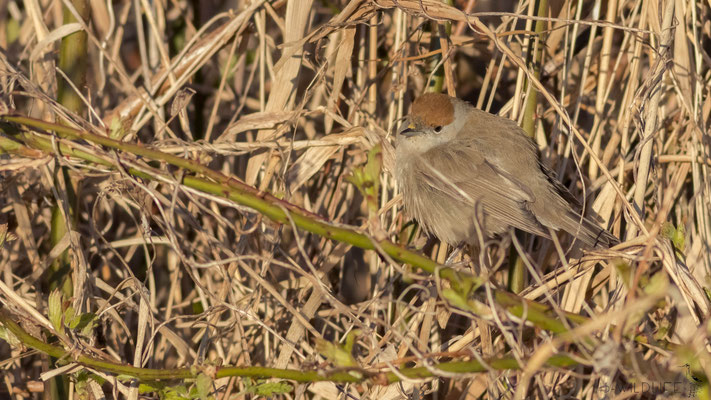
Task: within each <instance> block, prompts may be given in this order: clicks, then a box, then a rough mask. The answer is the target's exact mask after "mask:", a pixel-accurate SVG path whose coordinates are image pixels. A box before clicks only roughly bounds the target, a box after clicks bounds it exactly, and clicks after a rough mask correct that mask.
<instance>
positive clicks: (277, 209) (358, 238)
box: [0, 115, 482, 294]
mask: <svg viewBox="0 0 711 400" xmlns="http://www.w3.org/2000/svg"><path fill="white" fill-rule="evenodd" d="M0 119H2V120H4V121H7V122H13V123H17V124H21V125H26V126H31V127H33V128H35V129H41V130H45V131H54V132H55V133H56V134H57V135H59V136H60V137H64V138H68V139H82V140H86V141H89V142H93V143H96V144H100V145H102V146H106V147H108V148H111V149H115V150H121V151H125V152H127V153H131V154H134V155H137V156H142V157H145V158H147V159H150V160H154V161H163V162H166V163H168V164H171V165H174V166H176V167H180V168H183V169H185V170H186V171H190V172H193V173H195V174H198V175H202V176H203V177H206V178H209V179H210V180H211V181H208V180H205V179H201V178H199V177H196V176H185V177H184V178H183V182H182V183H183V184H185V185H186V186H189V187H192V188H195V189H198V190H202V191H204V192H207V193H211V194H215V195H219V196H224V197H227V198H229V199H231V200H233V201H235V202H237V203H239V204H242V205H244V206H247V207H249V208H252V209H254V210H255V211H257V212H259V213H260V214H262V215H265V216H267V217H268V218H270V219H272V220H274V221H276V222H280V223H283V224H289V223H291V221H293V222H294V224H295V225H296V226H297V227H299V228H301V229H304V230H306V231H309V232H311V233H315V234H317V235H320V236H323V237H326V238H329V239H333V240H337V241H340V242H345V243H349V244H351V245H353V246H356V247H360V248H363V249H366V250H375V249H377V248H380V249H381V250H382V251H383V252H384V253H385V254H387V255H388V256H389V257H392V258H393V259H395V260H397V261H400V262H403V263H407V264H411V265H413V266H414V267H416V268H419V269H421V270H423V271H425V272H428V273H430V274H438V275H439V277H440V278H442V279H444V280H447V281H449V282H450V283H451V285H452V287H453V288H454V289H455V290H457V291H459V292H461V293H464V294H466V293H469V292H470V291H471V290H472V289H473V288H475V287H478V286H480V285H481V283H482V281H481V279H479V278H476V277H474V276H471V275H469V274H466V273H461V272H458V271H456V270H454V269H452V268H449V267H443V266H441V265H439V264H437V263H436V262H434V261H432V260H430V259H429V258H427V257H425V256H422V255H420V254H418V253H415V252H412V251H409V250H407V249H405V248H403V247H401V246H398V245H396V244H395V243H392V242H390V241H388V240H380V241H378V240H376V239H373V238H371V237H370V236H368V235H365V234H362V233H359V232H357V231H356V230H355V229H353V228H348V227H345V226H340V225H335V224H332V223H330V222H328V221H326V220H325V219H323V218H322V217H321V216H319V215H317V214H314V213H311V212H309V211H307V210H305V209H303V208H301V207H298V206H295V205H293V204H291V203H289V202H287V201H284V200H281V199H279V198H276V197H274V196H273V195H271V194H269V193H267V192H260V191H258V190H257V189H255V188H253V187H251V186H249V185H247V184H245V183H243V182H241V181H239V180H237V179H236V178H234V177H230V176H227V175H225V174H222V173H220V172H218V171H215V170H212V169H210V168H208V167H206V166H203V165H201V164H199V163H198V162H195V161H193V160H188V159H185V158H181V157H178V156H174V155H172V154H167V153H164V152H161V151H159V150H154V149H151V148H148V147H145V146H142V145H137V144H132V143H125V142H120V141H117V140H114V139H110V138H108V137H106V136H99V135H95V134H93V133H90V132H86V131H81V130H78V129H74V128H70V127H66V126H62V125H60V124H54V123H51V122H45V121H40V120H36V119H33V118H29V117H23V116H8V115H6V116H0ZM6 130H7V129H6ZM28 136H30V135H29V134H26V135H22V139H23V140H30V141H31V142H32V143H31V144H30V143H28V142H26V143H28V144H30V145H31V146H32V147H34V146H36V147H37V148H40V149H42V150H46V151H53V148H52V143H51V141H49V139H44V138H28ZM64 148H65V147H64V146H60V147H59V149H60V150H63V149H64ZM84 154H86V153H85V152H78V151H75V152H74V155H77V156H79V157H82V155H84ZM98 159H99V158H98V157H96V156H91V160H90V161H94V162H97V161H98ZM100 163H101V164H102V165H106V166H111V165H112V164H111V163H109V162H107V161H103V160H102V161H101V162H100ZM128 172H129V173H130V174H132V175H134V176H137V177H141V178H146V179H154V177H152V176H151V175H149V174H146V173H145V172H142V171H139V170H137V169H134V168H129V169H128Z"/></svg>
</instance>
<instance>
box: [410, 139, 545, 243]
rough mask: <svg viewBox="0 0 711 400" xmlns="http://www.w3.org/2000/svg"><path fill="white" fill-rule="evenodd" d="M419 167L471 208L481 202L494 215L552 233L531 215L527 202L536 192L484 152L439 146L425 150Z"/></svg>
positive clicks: (525, 227) (540, 232)
mask: <svg viewBox="0 0 711 400" xmlns="http://www.w3.org/2000/svg"><path fill="white" fill-rule="evenodd" d="M420 161H421V162H420V167H419V168H418V169H419V171H420V173H421V174H422V178H423V180H425V181H426V182H427V184H428V185H429V186H431V187H432V188H433V189H435V190H437V191H440V192H442V193H444V194H446V195H448V196H450V197H452V198H454V199H457V200H459V201H461V202H463V203H465V204H470V205H471V207H472V209H473V207H474V205H475V204H476V203H477V202H481V204H482V206H483V207H484V210H485V212H486V213H487V214H488V215H490V216H491V217H493V218H496V219H498V220H501V221H506V222H508V224H510V225H512V226H514V227H516V228H519V229H523V230H525V231H528V232H532V233H535V234H538V235H542V236H549V234H548V232H547V231H546V230H545V229H544V228H543V226H541V224H540V223H539V222H538V221H537V220H536V218H535V217H534V216H533V214H531V212H530V211H529V209H528V207H527V203H532V202H534V201H535V197H534V195H533V192H532V191H531V190H530V189H529V188H528V187H527V186H526V185H525V184H523V183H522V182H520V181H518V179H516V177H514V176H512V175H511V174H509V173H507V172H505V171H502V170H500V169H498V168H496V167H495V166H494V165H493V164H492V163H489V162H488V161H487V160H486V158H485V156H484V155H482V154H481V152H479V151H477V150H476V149H473V148H471V147H469V146H466V145H463V146H452V145H451V144H448V145H447V146H446V147H445V146H439V147H437V148H435V149H432V150H430V151H427V152H425V153H424V154H423V155H422V157H421V160H420Z"/></svg>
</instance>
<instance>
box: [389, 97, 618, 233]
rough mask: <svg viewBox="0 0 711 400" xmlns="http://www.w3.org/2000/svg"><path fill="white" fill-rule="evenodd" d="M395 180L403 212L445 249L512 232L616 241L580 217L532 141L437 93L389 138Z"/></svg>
mask: <svg viewBox="0 0 711 400" xmlns="http://www.w3.org/2000/svg"><path fill="white" fill-rule="evenodd" d="M395 157H396V160H395V162H396V165H395V177H396V179H397V181H398V183H399V185H400V188H401V190H402V195H403V199H404V203H405V209H406V211H407V212H408V213H409V214H410V215H411V216H412V217H414V218H415V219H417V221H418V222H419V224H420V226H421V227H422V228H423V229H424V230H425V231H426V232H428V233H431V234H433V235H435V236H437V237H438V238H439V239H440V240H442V241H444V242H446V243H449V244H451V245H458V244H460V243H461V242H466V243H468V244H475V243H477V242H478V239H477V237H478V236H477V231H476V225H477V223H478V224H479V226H480V229H481V231H482V233H483V236H484V238H486V237H492V236H495V235H499V234H502V233H505V232H507V231H509V229H510V228H511V227H514V228H517V229H521V230H523V231H526V232H530V233H533V234H536V235H539V236H543V237H546V238H550V230H549V228H550V229H552V230H553V231H556V232H557V231H560V230H563V231H565V232H568V233H569V234H571V235H573V236H574V237H576V238H577V239H578V240H579V241H581V242H583V243H584V245H586V246H589V247H609V246H610V245H612V244H615V243H617V242H618V241H619V240H618V239H617V238H616V237H614V236H613V235H612V234H610V233H609V232H608V231H606V230H605V229H603V228H601V227H599V226H598V225H597V224H596V223H595V222H594V221H592V220H590V219H587V218H581V216H580V214H578V213H577V212H576V211H575V210H574V208H573V206H572V205H571V203H574V202H575V198H574V197H573V196H572V194H571V193H570V192H568V190H567V189H566V188H565V187H564V186H563V185H562V184H561V183H560V182H559V181H558V180H557V179H556V177H555V175H554V174H553V173H552V172H551V171H550V170H548V169H547V168H546V167H545V166H543V165H542V164H541V163H540V160H539V158H538V151H537V148H536V145H535V143H534V142H533V141H532V140H531V139H530V138H529V137H528V136H527V135H526V133H525V132H524V131H523V130H522V129H521V128H520V127H519V126H518V125H517V124H516V123H515V122H514V121H511V120H509V119H506V118H502V117H499V116H496V115H493V114H489V113H487V112H484V111H481V110H478V109H476V108H474V107H473V106H472V105H470V104H469V103H467V102H465V101H462V100H459V99H456V98H454V97H450V96H447V95H444V94H438V93H427V94H424V95H422V96H421V97H419V98H418V99H417V100H415V102H414V103H413V104H412V109H411V112H410V115H409V116H408V117H407V118H406V120H405V122H404V124H403V128H402V129H401V130H400V132H399V133H398V135H397V138H396V149H395Z"/></svg>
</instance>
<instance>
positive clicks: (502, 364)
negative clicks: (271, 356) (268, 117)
mask: <svg viewBox="0 0 711 400" xmlns="http://www.w3.org/2000/svg"><path fill="white" fill-rule="evenodd" d="M0 324H2V326H3V327H5V329H7V330H8V331H9V332H11V333H12V334H13V335H14V336H15V337H16V338H17V339H19V341H20V342H21V343H23V344H24V345H25V346H27V347H30V348H32V349H35V350H37V351H39V352H42V353H44V354H47V355H49V356H52V357H55V358H56V359H58V360H67V361H72V362H76V363H78V364H80V365H82V366H84V367H87V368H93V369H96V370H100V371H103V372H107V373H112V374H116V375H122V376H126V377H132V378H137V379H139V380H141V381H160V380H177V379H181V380H185V379H195V378H197V376H198V375H199V374H200V373H205V372H206V371H208V370H209V369H210V368H211V367H209V366H205V368H201V367H200V366H194V367H192V368H174V369H154V368H139V367H134V366H131V365H126V364H121V363H116V362H111V361H104V360H98V359H95V358H92V357H89V356H86V355H82V354H78V353H77V352H72V351H67V350H64V349H63V348H62V347H60V346H56V345H52V344H48V343H45V342H43V341H41V340H39V339H37V338H35V337H34V336H32V335H30V334H29V333H27V332H26V331H25V330H24V329H23V328H22V327H20V326H19V325H18V324H17V323H16V322H15V321H14V320H13V319H12V317H11V316H10V315H9V313H8V312H7V311H5V310H3V309H0ZM577 364H578V362H577V361H575V360H574V359H573V358H572V357H569V356H567V355H563V354H557V355H554V356H552V357H550V358H549V359H548V361H547V363H546V365H547V366H549V367H570V366H573V365H577ZM519 368H520V366H519V364H518V362H517V361H516V360H515V359H514V358H513V357H504V358H498V359H490V360H486V361H485V362H484V363H482V362H479V361H476V360H472V361H448V362H442V363H436V362H433V363H432V365H431V367H430V368H429V369H428V368H425V367H416V368H401V369H398V370H397V373H395V372H392V371H387V370H386V371H366V370H363V369H360V368H349V369H345V368H339V369H334V370H332V371H300V370H295V369H279V368H266V367H218V368H216V369H215V371H214V374H213V376H212V377H213V378H214V379H219V378H224V377H228V376H240V377H250V378H280V379H289V380H293V381H297V382H318V381H331V382H342V383H347V382H351V383H357V382H364V381H370V382H372V383H375V384H391V383H394V382H399V381H400V380H401V376H404V377H407V378H433V377H435V376H437V374H436V372H437V371H438V370H439V371H443V372H447V373H476V372H485V371H488V370H490V369H493V370H509V369H519Z"/></svg>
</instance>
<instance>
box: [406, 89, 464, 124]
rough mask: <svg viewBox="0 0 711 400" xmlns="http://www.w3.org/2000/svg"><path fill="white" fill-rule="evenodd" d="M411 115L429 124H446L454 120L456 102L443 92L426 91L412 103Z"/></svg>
mask: <svg viewBox="0 0 711 400" xmlns="http://www.w3.org/2000/svg"><path fill="white" fill-rule="evenodd" d="M410 115H411V116H412V117H413V118H415V119H418V120H420V121H421V122H422V123H424V124H425V125H429V126H445V125H449V124H451V123H452V121H454V104H452V100H451V99H450V97H449V96H447V95H446V94H442V93H425V94H423V95H422V96H420V97H418V98H417V99H416V100H415V102H414V103H412V110H411V111H410Z"/></svg>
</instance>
